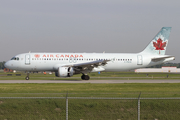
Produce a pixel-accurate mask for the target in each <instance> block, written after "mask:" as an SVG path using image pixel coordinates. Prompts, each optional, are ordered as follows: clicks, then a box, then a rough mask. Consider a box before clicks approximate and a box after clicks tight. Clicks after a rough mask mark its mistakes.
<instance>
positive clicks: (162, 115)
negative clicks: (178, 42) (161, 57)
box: [0, 72, 180, 120]
mask: <svg viewBox="0 0 180 120" xmlns="http://www.w3.org/2000/svg"><path fill="white" fill-rule="evenodd" d="M2 74H4V73H1V75H2ZM102 74H105V75H104V76H106V77H112V76H113V77H122V79H124V78H127V77H132V79H136V78H137V79H139V78H141V77H142V79H144V78H148V77H146V74H136V73H128V72H124V73H122V72H118V73H102ZM102 74H100V75H99V74H96V73H92V74H91V76H92V77H95V79H97V78H98V77H100V78H102V77H104V76H103V75H102ZM152 75H153V76H154V77H157V78H159V77H164V78H165V77H166V75H167V74H164V73H163V74H162V73H161V74H157V73H152V74H149V76H152ZM24 77H25V74H22V76H20V77H16V76H15V74H13V76H10V77H9V76H8V77H7V76H1V77H0V79H23V80H24ZM75 77H80V75H77V76H75ZM169 77H172V78H173V79H179V77H180V75H179V74H169ZM31 78H33V79H44V78H46V79H53V78H54V77H53V75H48V74H47V75H43V74H31ZM172 78H171V79H172ZM56 79H58V80H61V78H56ZM70 79H72V78H70ZM103 79H104V78H103ZM118 79H119V78H118ZM167 79H168V78H167ZM64 80H69V79H64ZM73 80H74V78H73ZM76 80H80V78H76ZM179 86H180V83H157V84H155V83H123V84H106V83H105V84H90V83H77V84H69V83H68V84H66V83H46V84H36V83H33V84H30V83H29V84H0V97H64V98H65V97H66V95H68V97H111V98H114V97H118V98H138V96H139V95H140V92H141V98H164V97H170V98H177V97H180V87H179ZM67 93H68V94H67ZM137 103H138V101H137V99H134V100H127V99H126V100H115V99H114V100H113V99H111V100H107V99H106V100H102V99H68V105H69V107H68V111H69V116H68V118H69V120H79V119H83V120H117V119H121V120H134V119H137V107H138V105H137ZM140 105H141V120H151V119H155V118H156V119H159V120H177V119H179V114H180V112H179V107H180V101H179V100H175V99H174V100H168V99H164V100H163V99H162V100H160V99H153V100H147V99H145V100H144V99H141V104H140ZM65 117H66V99H53V98H52V99H12V98H11V99H7V98H6V99H4V98H0V120H1V119H2V120H4V119H7V120H16V119H18V120H37V119H39V120H52V119H53V120H59V119H60V120H64V119H65Z"/></svg>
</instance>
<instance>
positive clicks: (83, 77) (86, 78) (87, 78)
mask: <svg viewBox="0 0 180 120" xmlns="http://www.w3.org/2000/svg"><path fill="white" fill-rule="evenodd" d="M81 79H82V80H89V79H90V77H89V75H84V74H83V75H82V76H81Z"/></svg>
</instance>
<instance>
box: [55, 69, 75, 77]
mask: <svg viewBox="0 0 180 120" xmlns="http://www.w3.org/2000/svg"><path fill="white" fill-rule="evenodd" d="M73 74H74V70H73V68H72V67H59V68H58V71H57V72H56V73H55V75H56V77H71V76H73Z"/></svg>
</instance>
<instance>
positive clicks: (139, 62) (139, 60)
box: [137, 55, 143, 65]
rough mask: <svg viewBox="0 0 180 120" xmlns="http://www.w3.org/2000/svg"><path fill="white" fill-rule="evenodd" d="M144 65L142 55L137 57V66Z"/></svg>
mask: <svg viewBox="0 0 180 120" xmlns="http://www.w3.org/2000/svg"><path fill="white" fill-rule="evenodd" d="M142 64H143V60H142V55H138V56H137V65H142Z"/></svg>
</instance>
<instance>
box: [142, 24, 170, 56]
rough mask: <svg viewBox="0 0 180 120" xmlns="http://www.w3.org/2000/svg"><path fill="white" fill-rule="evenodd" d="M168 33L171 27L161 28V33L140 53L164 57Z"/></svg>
mask: <svg viewBox="0 0 180 120" xmlns="http://www.w3.org/2000/svg"><path fill="white" fill-rule="evenodd" d="M170 32H171V27H163V28H162V29H161V31H160V32H159V33H158V34H157V35H156V36H155V37H154V39H153V40H152V41H151V42H150V43H149V45H148V46H147V47H146V48H145V49H144V50H143V51H142V52H141V53H143V54H156V55H165V52H166V48H167V45H168V40H169V35H170Z"/></svg>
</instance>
